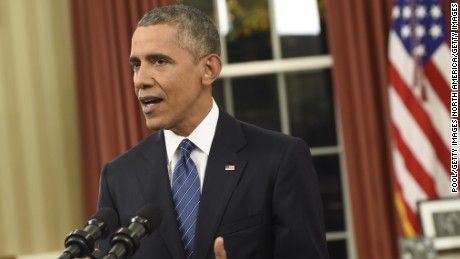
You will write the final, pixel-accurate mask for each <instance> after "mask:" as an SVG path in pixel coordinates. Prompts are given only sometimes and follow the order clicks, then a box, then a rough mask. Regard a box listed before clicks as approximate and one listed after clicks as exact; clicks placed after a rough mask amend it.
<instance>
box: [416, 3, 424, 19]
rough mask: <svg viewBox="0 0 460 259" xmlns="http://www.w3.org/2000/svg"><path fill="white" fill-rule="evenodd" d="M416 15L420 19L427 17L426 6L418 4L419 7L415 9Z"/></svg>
mask: <svg viewBox="0 0 460 259" xmlns="http://www.w3.org/2000/svg"><path fill="white" fill-rule="evenodd" d="M415 15H416V16H417V18H419V19H423V18H425V16H426V9H425V6H423V5H420V6H418V7H417V9H415Z"/></svg>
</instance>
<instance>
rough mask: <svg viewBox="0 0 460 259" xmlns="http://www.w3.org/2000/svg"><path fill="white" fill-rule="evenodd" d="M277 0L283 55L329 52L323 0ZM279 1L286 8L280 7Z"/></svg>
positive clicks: (286, 56) (296, 55)
mask: <svg viewBox="0 0 460 259" xmlns="http://www.w3.org/2000/svg"><path fill="white" fill-rule="evenodd" d="M274 1H275V14H276V24H277V29H276V31H277V33H278V35H279V36H280V41H281V52H282V57H283V58H289V57H299V56H310V55H320V54H327V53H328V49H327V38H326V30H325V27H326V26H325V19H324V17H323V15H322V14H323V12H324V10H323V9H324V8H323V6H324V4H323V3H322V2H323V1H318V3H317V2H316V1H317V0H289V1H288V2H286V0H284V2H283V0H274ZM287 3H289V4H287ZM278 5H279V7H282V8H278V9H276V8H277V6H278ZM277 10H278V12H277Z"/></svg>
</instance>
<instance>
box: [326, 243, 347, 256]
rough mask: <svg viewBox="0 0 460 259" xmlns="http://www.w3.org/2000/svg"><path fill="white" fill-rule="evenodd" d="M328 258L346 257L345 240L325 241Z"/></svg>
mask: <svg viewBox="0 0 460 259" xmlns="http://www.w3.org/2000/svg"><path fill="white" fill-rule="evenodd" d="M327 246H328V250H329V258H330V259H347V258H348V255H347V242H346V241H345V240H334V241H329V242H327Z"/></svg>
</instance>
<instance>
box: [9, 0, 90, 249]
mask: <svg viewBox="0 0 460 259" xmlns="http://www.w3.org/2000/svg"><path fill="white" fill-rule="evenodd" d="M72 62H73V61H72V47H71V25H70V15H69V2H68V0H0V257H1V256H2V255H20V254H28V253H40V252H46V251H53V250H61V249H63V248H64V245H63V240H64V238H65V236H66V235H67V234H68V233H69V232H70V231H71V230H72V229H75V228H80V227H83V224H84V220H83V212H82V197H81V196H82V192H81V189H80V188H81V179H80V164H79V163H80V160H79V159H80V158H79V141H78V124H77V109H76V96H75V82H74V75H73V63H72Z"/></svg>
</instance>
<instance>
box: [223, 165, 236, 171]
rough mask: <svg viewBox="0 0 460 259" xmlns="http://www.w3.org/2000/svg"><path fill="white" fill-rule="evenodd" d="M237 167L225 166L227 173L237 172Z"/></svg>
mask: <svg viewBox="0 0 460 259" xmlns="http://www.w3.org/2000/svg"><path fill="white" fill-rule="evenodd" d="M235 169H236V167H235V165H229V164H227V165H225V171H235Z"/></svg>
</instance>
